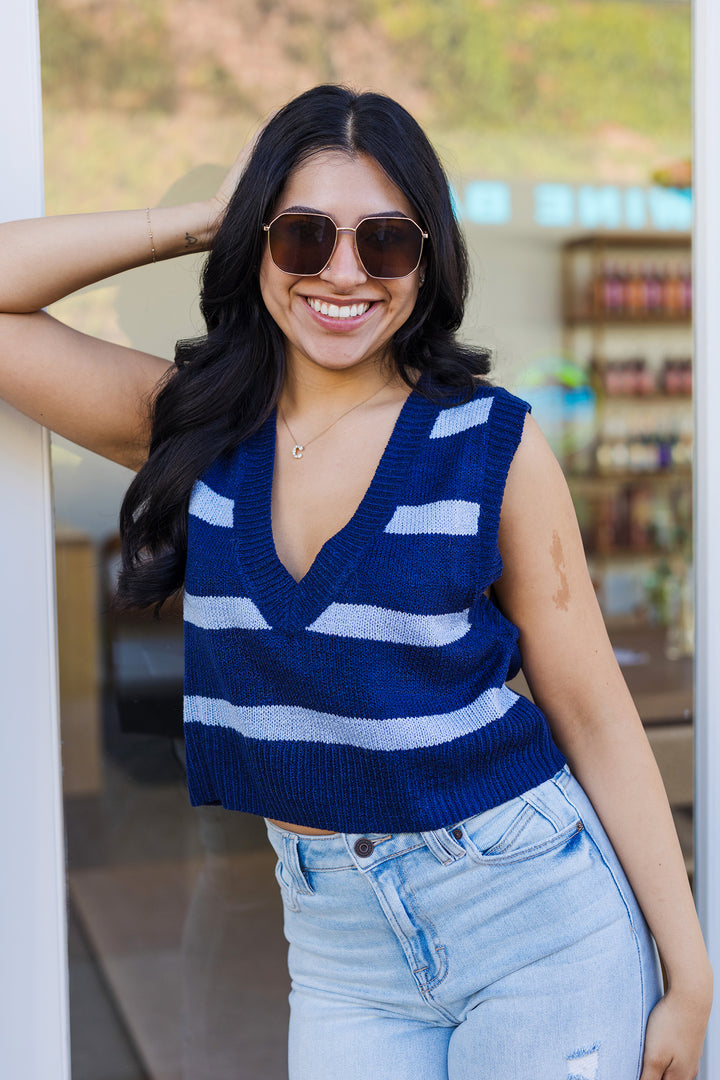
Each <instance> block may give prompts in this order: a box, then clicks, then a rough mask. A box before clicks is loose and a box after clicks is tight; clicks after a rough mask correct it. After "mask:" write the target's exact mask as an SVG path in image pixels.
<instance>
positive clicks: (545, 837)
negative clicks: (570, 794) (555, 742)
mask: <svg viewBox="0 0 720 1080" xmlns="http://www.w3.org/2000/svg"><path fill="white" fill-rule="evenodd" d="M536 791H537V792H538V796H536V795H535V792H536ZM540 793H542V794H543V795H544V796H545V797H539V794H540ZM582 828H583V824H582V822H581V821H580V820H579V818H578V816H577V812H576V811H575V809H574V807H573V806H571V804H570V803H569V802H568V801H567V799H566V798H565V796H564V795H563V793H562V792H561V791H560V790H559V789H558V788H557V786H556V785H555V784H553V782H552V781H548V782H547V783H546V784H543V785H541V786H540V787H539V788H537V789H535V790H534V791H530V792H528V793H527V794H526V795H520V796H518V798H516V799H511V800H510V801H509V802H507V803H503V804H502V805H501V806H498V807H495V808H494V809H493V810H490V811H487V813H486V814H479V815H478V816H477V817H476V818H473V819H471V821H469V822H467V823H466V826H465V828H464V829H463V832H464V834H465V841H464V842H465V848H466V850H467V852H468V855H469V856H470V857H471V858H472V859H474V860H476V861H477V862H481V863H484V864H488V865H490V864H493V865H494V864H498V863H509V862H522V861H523V860H525V859H533V858H536V857H537V856H539V855H544V854H545V853H546V852H548V851H553V850H555V848H558V847H562V846H563V844H566V843H567V842H568V840H570V839H571V838H572V837H573V836H575V835H576V834H577V833H578V832H581V831H582Z"/></svg>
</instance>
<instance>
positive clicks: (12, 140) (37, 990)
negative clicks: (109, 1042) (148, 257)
mask: <svg viewBox="0 0 720 1080" xmlns="http://www.w3.org/2000/svg"><path fill="white" fill-rule="evenodd" d="M0 41H1V42H2V46H3V50H2V51H3V62H2V64H1V65H0V102H2V103H3V105H2V111H1V112H0V147H2V169H1V170H0V220H8V219H11V218H16V217H30V216H34V215H37V214H41V213H42V208H43V185H42V126H41V108H40V74H39V52H38V38H37V11H36V0H3V3H2V4H0ZM0 507H1V508H2V510H1V514H2V528H1V529H0V596H2V604H1V605H0V688H1V689H0V901H1V906H0V957H1V958H2V959H1V960H0V1048H1V1050H0V1055H1V1058H0V1073H2V1075H3V1076H6V1077H8V1078H9V1077H13V1078H15V1077H17V1078H18V1080H19V1078H22V1080H50V1078H52V1080H65V1078H67V1077H69V1075H70V1066H69V1036H68V1004H67V997H68V995H67V960H66V928H65V868H64V857H63V833H62V816H61V814H62V811H61V791H60V753H59V745H58V716H57V687H56V683H57V673H56V660H55V600H54V571H53V559H52V515H51V508H50V471H49V454H48V439H47V433H46V432H44V431H43V430H42V429H41V428H39V427H38V426H37V425H36V424H33V423H31V422H30V421H29V420H26V419H25V418H24V417H21V416H20V415H19V414H18V413H16V412H14V411H13V410H11V409H9V408H7V407H5V406H2V405H0Z"/></svg>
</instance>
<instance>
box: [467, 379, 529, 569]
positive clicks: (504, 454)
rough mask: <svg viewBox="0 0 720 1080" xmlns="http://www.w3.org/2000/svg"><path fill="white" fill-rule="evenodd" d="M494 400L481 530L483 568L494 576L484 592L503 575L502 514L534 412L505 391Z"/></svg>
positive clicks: (500, 389)
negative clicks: (512, 471)
mask: <svg viewBox="0 0 720 1080" xmlns="http://www.w3.org/2000/svg"><path fill="white" fill-rule="evenodd" d="M493 398H494V400H493V407H492V409H491V410H490V416H489V419H488V431H487V452H486V457H485V476H484V485H483V501H482V509H481V512H480V522H479V527H478V532H479V533H480V534H481V542H482V545H483V553H484V556H485V557H484V558H483V565H484V566H488V567H489V568H490V571H491V573H490V575H489V576H488V580H487V581H481V582H480V586H481V588H485V587H486V586H487V585H491V584H492V582H493V581H497V579H498V578H499V577H500V575H501V574H502V570H503V563H502V556H501V555H500V549H499V547H498V529H499V527H500V510H501V508H502V501H503V495H504V494H505V484H506V481H507V476H508V472H509V471H510V465H511V464H512V460H513V458H514V457H515V451H516V450H517V448H518V446H519V445H520V439H521V438H522V433H523V426H524V424H525V417H526V415H527V414H528V413H529V412H530V405H529V404H528V402H527V401H523V400H522V398H518V397H515V395H514V394H509V393H508V392H507V390H503V389H502V388H501V387H497V388H496V389H495V391H494V395H493Z"/></svg>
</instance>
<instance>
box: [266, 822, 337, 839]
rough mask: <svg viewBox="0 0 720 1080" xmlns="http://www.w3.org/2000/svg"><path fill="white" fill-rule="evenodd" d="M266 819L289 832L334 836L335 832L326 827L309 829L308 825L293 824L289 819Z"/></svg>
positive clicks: (304, 834)
mask: <svg viewBox="0 0 720 1080" xmlns="http://www.w3.org/2000/svg"><path fill="white" fill-rule="evenodd" d="M268 821H270V822H272V824H273V825H277V826H278V827H279V828H280V829H287V830H288V831H289V832H296V833H302V834H303V836H335V835H336V833H334V832H332V831H330V832H328V830H327V829H311V828H310V826H309V825H293V824H292V822H290V821H275V820H274V818H268Z"/></svg>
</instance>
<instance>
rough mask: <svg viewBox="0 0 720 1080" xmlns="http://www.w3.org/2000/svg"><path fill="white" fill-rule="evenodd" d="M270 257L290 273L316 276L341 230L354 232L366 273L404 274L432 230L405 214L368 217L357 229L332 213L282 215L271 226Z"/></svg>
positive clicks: (409, 270) (412, 266)
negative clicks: (340, 222)
mask: <svg viewBox="0 0 720 1080" xmlns="http://www.w3.org/2000/svg"><path fill="white" fill-rule="evenodd" d="M263 229H264V230H265V232H266V233H267V234H268V243H269V246H270V258H271V259H272V261H273V262H274V263H275V265H276V266H277V268H278V270H282V271H283V273H285V274H295V275H296V276H298V277H315V276H316V275H317V274H321V273H322V272H323V270H324V269H325V267H326V266H327V265H328V263H329V262H330V260H331V258H332V256H333V252H334V251H335V247H336V245H337V239H338V233H341V232H347V233H352V234H353V239H354V243H355V251H356V253H357V257H358V259H359V260H360V262H361V263H362V266H363V269H364V270H365V273H366V274H368V275H369V276H370V277H374V278H403V277H407V276H408V274H412V273H413V271H414V270H417V268H418V266H419V265H420V257H421V256H422V249H423V243H424V241H425V240H427V238H428V234H427V233H426V232H423V230H422V229H421V228H420V226H419V225H418V224H417V222H415V221H413V220H412V219H411V218H406V217H367V218H363V220H362V221H361V222H360V223H359V224H358V225H356V226H355V228H354V229H340V228H338V226H337V225H336V224H335V222H334V221H333V219H332V218H330V217H328V216H327V214H296V213H292V212H288V213H285V214H278V216H277V217H276V218H274V220H273V221H271V222H270V224H269V225H263Z"/></svg>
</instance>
